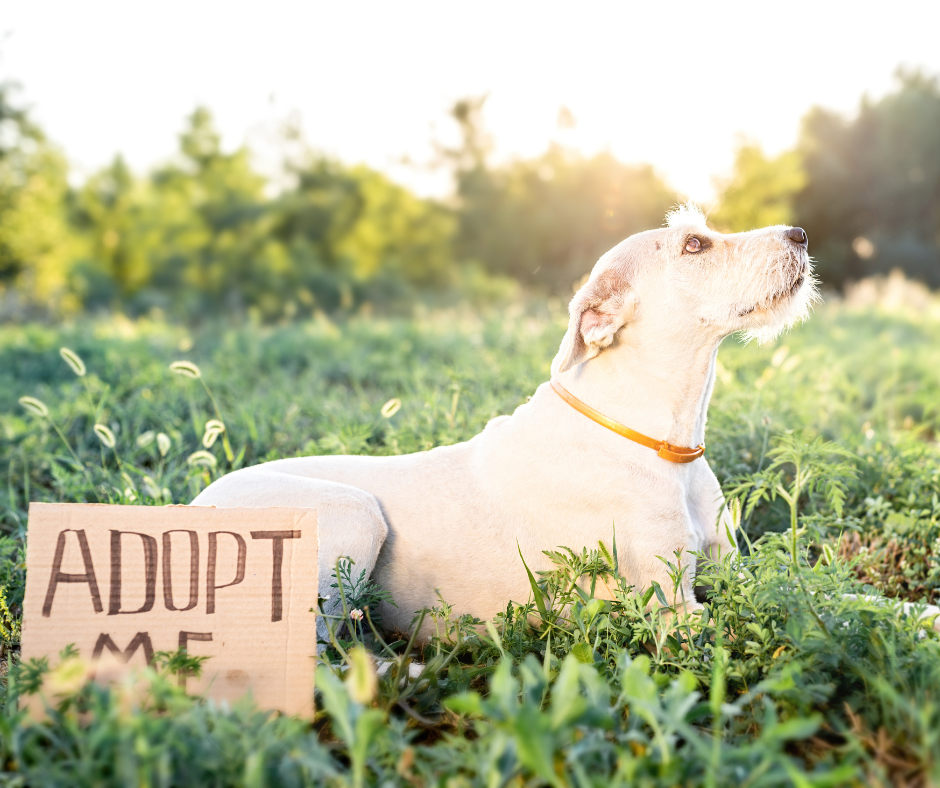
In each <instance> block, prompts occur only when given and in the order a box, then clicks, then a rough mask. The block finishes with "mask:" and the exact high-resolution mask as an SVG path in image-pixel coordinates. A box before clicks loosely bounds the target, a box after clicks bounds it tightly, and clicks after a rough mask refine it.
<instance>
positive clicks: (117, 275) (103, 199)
mask: <svg viewBox="0 0 940 788" xmlns="http://www.w3.org/2000/svg"><path fill="white" fill-rule="evenodd" d="M148 197H149V195H148V194H147V185H146V182H138V181H137V180H136V179H135V178H134V175H133V173H132V172H131V171H130V168H129V167H128V166H127V164H126V163H125V162H124V159H123V158H121V157H120V156H116V157H115V159H114V161H113V162H112V163H111V165H110V166H108V167H106V168H105V169H103V170H101V171H100V172H98V173H95V174H94V175H92V176H91V178H89V179H88V181H86V183H85V185H84V186H83V187H82V188H81V189H79V190H78V192H77V194H76V195H75V201H74V202H75V205H74V211H75V214H74V215H75V219H76V222H77V225H78V227H80V228H81V229H82V230H83V231H84V232H85V233H86V235H87V237H88V242H89V243H88V245H89V249H90V253H91V261H92V263H91V264H92V265H96V266H97V267H98V270H97V272H96V273H97V274H98V275H99V277H102V278H103V279H104V280H105V281H106V282H108V283H110V284H111V285H113V287H108V288H106V292H107V293H109V294H113V295H114V296H121V297H127V296H130V295H132V294H134V293H135V292H137V291H138V290H139V289H140V288H141V287H143V286H145V285H146V284H148V283H149V281H150V279H151V276H152V267H151V265H152V261H151V255H152V253H153V251H154V249H155V248H159V241H160V238H159V232H158V231H157V227H155V226H154V225H155V222H154V221H153V217H152V216H150V215H149V214H150V213H151V211H152V206H151V204H150V203H149V202H148ZM148 230H150V232H149V233H148V232H147V231H148ZM89 274H91V270H90V267H88V266H82V267H81V268H80V269H79V271H78V272H77V276H79V277H82V276H84V277H85V278H87V277H88V276H89ZM100 295H101V294H98V293H96V294H92V293H89V292H87V291H86V292H85V298H86V300H88V299H89V298H91V300H93V301H97V300H103V299H100V298H96V297H95V296H100Z"/></svg>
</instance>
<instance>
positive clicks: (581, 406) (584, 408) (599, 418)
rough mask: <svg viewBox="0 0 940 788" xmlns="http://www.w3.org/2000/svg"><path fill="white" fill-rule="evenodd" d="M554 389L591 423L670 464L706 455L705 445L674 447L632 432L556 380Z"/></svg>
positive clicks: (553, 381)
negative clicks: (649, 451) (639, 446)
mask: <svg viewBox="0 0 940 788" xmlns="http://www.w3.org/2000/svg"><path fill="white" fill-rule="evenodd" d="M552 388H553V389H554V390H555V393H556V394H557V395H558V396H559V397H561V398H562V399H563V400H564V401H565V402H567V403H568V404H569V405H570V406H571V407H572V408H574V409H575V410H576V411H578V412H579V413H583V414H584V415H585V416H587V417H588V418H589V419H590V420H591V421H593V422H596V423H597V424H600V425H601V426H602V427H606V428H607V429H609V430H611V431H612V432H616V433H617V434H618V435H622V436H623V437H624V438H626V439H627V440H631V441H633V442H634V443H639V444H640V445H642V446H646V447H647V448H650V449H653V450H654V451H655V452H656V454H658V455H659V456H660V457H662V458H663V459H664V460H669V462H692V461H693V460H697V459H698V458H699V457H701V456H702V455H703V454H705V444H704V443H703V444H702V445H701V446H699V447H698V448H696V449H689V448H686V447H685V446H672V445H671V444H669V443H667V442H666V441H658V440H656V439H655V438H650V437H649V436H647V435H644V434H643V433H641V432H637V431H636V430H631V429H630V428H629V427H626V426H624V425H623V424H621V423H620V422H619V421H614V420H613V419H608V418H607V417H606V416H605V415H604V414H603V413H600V412H598V411H596V410H594V408H592V407H591V406H590V405H586V404H585V403H583V402H581V400H579V399H578V398H577V397H576V396H574V394H572V393H571V392H570V391H568V389H566V388H565V387H564V386H562V385H561V383H559V382H558V381H557V380H556V379H555V378H552Z"/></svg>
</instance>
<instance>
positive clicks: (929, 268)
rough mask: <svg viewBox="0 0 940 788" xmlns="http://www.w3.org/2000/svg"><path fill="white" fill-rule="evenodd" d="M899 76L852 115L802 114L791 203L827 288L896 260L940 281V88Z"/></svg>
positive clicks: (918, 76) (932, 81) (922, 78)
mask: <svg viewBox="0 0 940 788" xmlns="http://www.w3.org/2000/svg"><path fill="white" fill-rule="evenodd" d="M897 77H898V82H899V87H898V89H897V91H896V92H894V93H891V94H889V95H887V96H885V97H884V98H882V99H880V100H879V101H876V102H872V101H869V100H864V101H863V102H862V104H861V108H860V110H859V113H858V116H857V117H856V118H854V119H853V120H846V119H844V118H842V117H841V116H839V115H837V114H835V113H833V112H830V111H827V110H824V109H819V108H816V109H814V110H812V111H811V112H810V113H809V114H808V115H807V116H806V117H805V118H804V121H803V131H802V135H801V138H800V142H799V145H798V152H799V154H800V156H801V157H802V160H803V165H804V168H805V171H806V175H807V183H806V186H805V188H803V189H802V190H801V191H800V192H799V193H798V194H797V195H796V197H795V200H794V210H795V215H796V219H797V220H798V221H799V223H800V224H801V225H802V226H803V227H805V228H806V230H807V232H808V233H809V238H810V248H811V249H812V250H813V254H814V255H815V256H816V257H817V258H818V260H819V267H820V271H821V274H822V276H823V279H824V281H826V282H828V283H829V284H832V285H837V286H841V284H842V283H843V282H844V281H845V280H846V279H857V278H860V277H862V276H867V275H869V274H873V273H880V272H885V271H888V270H890V269H891V268H895V267H897V268H901V269H903V270H904V271H905V272H906V273H907V274H908V275H909V276H912V277H915V278H918V279H921V280H923V281H925V282H927V283H928V284H930V285H933V286H935V287H936V286H938V285H940V85H938V81H937V79H936V78H930V77H927V76H926V75H924V74H922V73H920V72H903V71H900V72H898V74H897Z"/></svg>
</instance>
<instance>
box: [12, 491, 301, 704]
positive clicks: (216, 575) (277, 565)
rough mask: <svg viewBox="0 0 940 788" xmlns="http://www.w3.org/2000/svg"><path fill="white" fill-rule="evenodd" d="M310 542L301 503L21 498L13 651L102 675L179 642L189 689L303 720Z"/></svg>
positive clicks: (143, 660)
mask: <svg viewBox="0 0 940 788" xmlns="http://www.w3.org/2000/svg"><path fill="white" fill-rule="evenodd" d="M317 544H318V539H317V516H316V511H315V510H313V509H274V508H272V509H215V508H213V507H204V506H162V507H161V506H107V505H101V504H42V503H33V504H30V507H29V530H28V533H27V545H26V598H25V600H24V603H23V634H22V657H23V659H29V658H31V657H43V656H46V657H48V658H49V663H50V665H52V666H54V665H55V663H56V661H57V659H58V654H59V651H60V650H61V649H63V648H64V647H65V646H67V645H68V644H69V643H74V644H75V646H76V648H77V649H78V651H79V656H80V657H82V658H84V659H86V660H90V663H91V670H93V671H94V676H95V679H96V680H98V681H108V680H112V679H114V678H116V677H118V676H120V675H123V674H126V673H128V672H129V671H130V670H131V669H132V668H133V667H136V666H141V667H142V666H144V665H146V664H147V663H148V662H149V661H150V659H151V658H152V656H153V654H154V652H156V651H176V650H177V649H179V648H186V650H187V652H188V653H189V654H191V655H194V656H208V657H210V659H208V660H206V661H205V662H204V663H203V669H202V676H201V677H200V678H199V679H195V678H194V677H186V676H180V678H179V681H180V683H181V684H184V685H185V686H186V688H187V691H191V692H195V693H199V694H203V695H206V696H207V697H210V698H216V699H220V700H221V699H224V700H228V701H233V700H235V699H237V698H239V697H241V696H243V695H244V694H246V693H247V692H249V691H250V692H251V693H252V695H253V697H254V699H255V701H256V702H257V703H258V705H259V706H261V707H262V708H267V709H277V710H279V711H283V712H285V713H287V714H301V715H305V716H312V715H313V672H314V668H315V659H316V621H315V617H314V613H312V612H310V609H311V608H316V603H317Z"/></svg>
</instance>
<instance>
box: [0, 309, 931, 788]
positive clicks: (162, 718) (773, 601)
mask: <svg viewBox="0 0 940 788" xmlns="http://www.w3.org/2000/svg"><path fill="white" fill-rule="evenodd" d="M938 312H940V308H938V305H937V304H932V305H931V306H930V307H929V308H927V309H926V310H924V311H921V312H912V311H888V310H886V309H881V308H878V307H873V308H868V309H865V310H858V309H852V308H849V307H848V306H846V305H844V304H840V303H831V304H828V305H827V306H825V307H823V308H821V309H820V310H818V312H817V314H816V315H815V316H814V317H813V319H812V320H811V321H810V322H809V323H808V324H807V325H805V326H803V327H799V328H797V329H794V331H793V332H792V333H790V334H789V335H787V336H785V337H783V338H782V339H780V340H778V341H777V342H776V343H775V344H773V345H769V346H764V347H759V346H757V345H753V344H752V345H749V346H743V345H741V344H739V343H737V342H736V341H735V340H734V339H733V338H732V339H729V340H727V341H726V343H725V347H723V348H722V351H721V353H720V354H719V359H720V362H721V368H720V370H719V380H718V384H717V386H716V391H715V396H714V399H713V403H712V407H711V411H710V416H711V417H710V421H709V428H708V434H707V441H708V455H707V456H708V459H709V462H710V464H711V466H712V468H713V469H715V471H716V473H717V474H718V476H719V478H720V479H721V481H722V483H723V485H724V487H725V491H726V493H727V494H728V495H729V496H730V497H731V498H732V499H733V500H734V501H735V504H734V506H735V511H736V512H737V514H738V515H739V521H740V529H741V531H742V534H743V538H742V539H741V542H742V544H743V547H744V550H743V552H742V556H741V558H740V559H739V561H738V562H737V564H736V565H734V566H732V565H731V564H730V563H728V562H727V561H725V562H723V563H719V564H713V565H711V566H708V567H707V568H705V569H704V570H703V580H704V581H705V582H706V583H707V584H708V586H709V587H710V590H709V591H708V596H709V602H708V606H707V611H706V613H705V614H704V615H702V616H699V617H696V618H695V619H692V620H689V619H685V620H683V619H681V618H678V619H677V618H675V617H671V616H663V615H661V612H662V611H659V612H656V611H654V612H647V611H646V610H645V607H644V605H645V601H649V600H652V599H653V598H654V597H656V598H657V599H658V600H659V601H660V603H661V605H662V606H663V607H666V608H668V605H669V602H670V600H671V594H672V591H673V589H668V588H666V589H663V588H653V589H640V590H639V592H640V598H637V595H636V594H634V593H633V589H630V588H629V587H628V586H626V584H625V581H624V580H623V579H622V578H619V577H617V576H616V573H615V572H614V570H613V569H612V565H614V564H615V562H614V561H613V560H612V555H611V552H612V551H613V550H614V549H616V548H615V545H614V544H613V543H611V544H606V545H581V544H576V543H572V544H569V545H567V546H561V545H560V546H559V549H558V550H557V551H556V552H555V553H554V554H553V559H554V561H555V565H556V570H555V571H554V572H552V573H549V574H546V575H543V576H541V577H534V578H533V579H532V588H533V591H532V595H531V597H530V598H529V599H520V600H511V601H510V600H506V601H507V608H506V611H505V613H503V614H501V615H500V616H499V617H498V618H497V619H496V620H494V621H492V622H473V621H470V620H468V619H466V618H461V617H459V616H458V615H456V614H458V613H459V612H460V611H454V610H451V609H449V608H448V606H447V603H446V600H442V602H441V605H440V606H439V607H438V608H435V609H434V610H431V611H428V612H427V613H426V615H429V616H431V617H432V618H433V620H434V621H435V622H436V625H437V632H438V636H437V637H436V638H435V639H434V640H433V642H432V643H431V644H430V645H429V646H427V647H426V648H425V649H423V651H420V652H419V650H417V649H414V648H410V647H409V644H408V643H407V642H406V640H405V639H404V638H402V639H399V640H396V641H394V642H390V643H386V642H385V641H386V640H389V639H390V638H389V637H387V636H385V635H384V633H382V632H381V631H380V630H378V629H377V628H373V627H372V626H371V625H370V620H369V616H368V615H366V616H365V617H364V618H363V619H358V618H355V619H354V618H352V617H351V616H350V615H348V614H347V615H345V616H343V617H341V619H339V620H334V621H332V622H331V625H332V628H333V633H334V637H333V640H332V642H331V644H330V648H329V649H328V650H327V652H326V654H325V656H324V659H323V660H322V664H321V665H320V666H319V668H318V675H317V686H318V693H319V708H320V709H321V711H320V712H319V713H318V717H317V719H316V720H315V722H314V724H313V725H309V724H306V723H303V722H301V721H297V720H292V719H287V718H281V717H271V716H269V715H266V714H264V713H262V712H259V711H258V710H256V709H253V708H252V707H251V706H250V705H249V704H247V703H245V704H241V705H238V706H235V707H234V708H226V707H220V706H217V705H215V704H213V703H211V702H205V701H200V700H199V699H192V698H187V697H185V696H182V695H180V694H179V692H178V690H177V689H176V685H175V681H174V680H173V678H172V674H173V671H174V670H178V669H179V668H180V665H182V664H184V663H185V660H183V661H182V662H181V661H180V656H179V655H172V656H168V657H167V658H166V659H165V660H164V661H163V662H161V663H158V664H156V665H155V666H154V668H153V669H152V670H151V671H150V672H149V673H148V686H149V691H148V692H147V693H146V694H145V695H144V697H143V698H142V699H141V698H139V697H137V696H136V695H134V696H133V697H132V693H131V690H130V689H129V688H128V687H126V686H123V685H122V686H117V687H112V688H101V687H96V686H94V685H82V684H81V683H80V682H79V683H78V684H77V685H76V683H75V682H74V681H73V682H69V680H68V676H67V675H66V674H67V670H68V660H66V664H65V666H64V667H60V668H57V669H56V670H55V671H53V675H52V677H51V678H52V679H53V680H55V681H58V682H59V684H58V685H59V686H61V687H62V692H61V694H60V696H59V698H60V702H59V704H58V706H57V707H56V708H54V709H52V710H51V720H50V721H49V722H48V723H46V724H42V725H40V724H35V723H30V722H29V721H27V720H26V719H25V718H23V717H22V715H21V714H20V713H19V712H18V711H17V705H16V701H17V698H18V697H20V695H22V694H23V693H28V692H29V691H30V690H31V689H32V688H33V687H34V686H35V684H36V681H37V680H38V676H39V675H40V674H41V673H42V672H43V669H44V668H43V666H42V665H20V664H18V663H17V661H16V641H17V638H18V629H17V627H18V618H17V615H18V611H19V604H20V602H21V600H22V593H23V585H24V576H23V554H22V546H23V537H24V534H25V531H26V514H27V503H28V501H30V500H33V501H97V500H101V501H110V502H115V503H117V502H123V503H126V502H137V503H146V504H163V503H170V502H187V501H188V500H190V499H191V498H192V497H193V496H194V495H195V494H196V493H197V492H198V491H199V490H200V489H202V488H203V487H204V486H205V485H206V484H207V483H208V482H209V481H211V479H213V478H215V477H216V476H218V475H220V474H222V473H225V472H227V471H229V470H231V469H233V468H237V467H241V466H244V465H250V464H254V463H257V462H261V461H264V460H268V459H273V458H279V457H286V456H294V455H302V454H306V455H309V454H333V453H356V454H395V453H407V452H413V451H421V450H424V449H427V448H430V447H432V446H437V445H441V444H447V443H452V442H455V441H460V440H464V439H466V438H469V437H471V436H472V435H474V434H475V433H477V432H478V431H479V430H480V429H482V427H483V425H484V424H485V423H486V421H487V420H489V419H490V418H492V417H493V416H496V415H498V414H501V413H511V412H512V410H513V409H514V408H515V407H516V406H517V405H519V404H520V403H522V402H524V401H525V398H526V396H528V395H529V394H530V393H531V392H532V390H533V389H534V388H535V386H536V385H537V384H538V383H540V382H542V381H544V380H545V379H547V376H548V368H549V362H550V360H551V358H552V356H553V355H554V352H555V350H556V349H557V346H558V342H559V341H560V338H561V335H562V333H563V331H564V325H565V323H564V315H563V309H562V307H561V305H560V304H558V303H549V304H543V303H534V302H526V303H522V302H520V303H518V304H515V305H514V306H511V307H510V308H508V309H504V310H501V311H498V312H497V311H493V312H474V311H471V310H461V309H455V310H452V311H448V312H434V313H424V314H419V315H417V316H416V317H415V318H414V319H412V320H404V319H390V320H382V319H376V318H372V317H359V318H354V319H350V320H349V321H347V322H344V323H342V324H333V323H331V322H329V321H328V320H327V319H325V318H321V319H318V320H316V321H313V322H310V323H306V324H291V325H284V326H279V327H264V328H263V327H259V326H241V327H227V328H226V327H221V326H215V327H206V328H203V329H201V330H199V331H197V332H194V333H191V332H190V331H188V330H187V329H184V328H182V327H176V326H168V325H164V324H160V323H152V322H148V321H145V320H144V321H140V322H136V323H130V322H128V321H125V320H121V319H111V320H107V321H100V322H92V321H89V322H83V323H80V324H76V325H74V326H70V327H57V328H52V327H46V326H41V325H29V326H23V327H6V328H0V470H2V471H3V472H4V474H5V476H6V479H5V488H6V490H5V493H3V494H0V529H2V533H3V536H2V537H0V589H2V595H0V635H2V639H3V643H4V646H3V648H4V652H5V654H6V657H7V659H8V661H10V662H11V663H12V665H13V666H12V668H11V670H10V672H9V676H8V678H7V679H6V681H5V683H4V684H3V689H2V692H3V698H2V700H3V710H2V713H0V766H2V772H0V774H2V778H3V780H4V781H5V782H7V783H9V784H13V785H69V786H75V785H88V786H92V785H95V786H97V785H128V784H135V785H154V786H158V785H159V786H163V785H166V786H169V785H189V784H199V785H219V786H222V785H246V786H256V785H258V786H260V785H285V786H292V785H311V784H316V785H321V784H327V785H343V786H345V785H351V786H359V785H394V784H408V785H420V786H425V785H455V786H462V785H468V786H469V785H481V786H482V785H486V786H500V785H520V786H521V785H552V786H567V785H572V786H589V785H643V786H647V785H648V786H659V785H663V786H666V785H709V786H710V785H714V786H718V785H722V786H724V785H732V784H733V785H753V786H764V785H801V786H802V785H820V786H821V785H911V786H914V785H931V784H937V783H938V782H940V697H938V693H940V689H938V688H940V640H938V636H937V635H936V634H934V633H933V632H932V630H930V628H929V627H927V626H925V625H924V624H923V623H919V622H918V621H917V620H916V619H915V618H914V617H912V616H905V615H903V614H902V612H901V611H900V608H899V607H898V605H897V604H896V603H894V602H891V601H888V602H886V603H883V604H879V603H876V602H872V601H866V600H864V599H859V600H856V599H849V598H846V597H845V596H843V595H844V594H845V593H875V594H884V595H887V596H888V597H889V598H897V599H900V600H907V601H914V602H933V603H936V602H937V601H938V597H940V566H938V555H940V525H938V520H940V464H938V462H937V460H938V458H940V452H938V449H937V446H936V441H935V436H936V433H937V430H938V420H940V413H938V409H937V403H940V375H938V373H937V370H938V369H940V342H938V340H940V316H938ZM61 347H66V348H69V349H70V350H71V351H72V352H73V353H74V354H75V355H76V356H77V358H78V359H79V360H80V361H76V360H75V359H74V358H71V357H69V358H66V357H65V356H62V355H60V348H61ZM66 356H68V354H66ZM181 360H182V361H188V362H190V363H191V365H195V366H191V367H188V368H183V369H180V368H179V367H178V368H177V371H175V372H174V371H171V370H170V364H171V363H172V362H175V361H181ZM81 365H84V370H85V374H83V375H79V374H78V372H80V371H82V368H81ZM23 396H29V397H33V398H35V399H36V400H38V401H39V404H36V403H30V402H29V401H27V404H26V406H25V407H24V406H23V405H21V404H20V403H19V399H20V397H23ZM396 399H397V400H400V403H401V404H400V407H398V406H397V403H395V402H393V400H396ZM44 410H46V411H47V413H44V412H43V411H44ZM96 425H97V428H96ZM111 444H113V445H111ZM564 548H570V549H564ZM665 558H669V559H671V560H673V562H674V563H675V559H673V558H672V557H669V556H666V557H665ZM340 570H341V571H340V572H339V575H340V577H341V579H342V580H343V582H342V590H343V592H344V594H345V595H347V599H346V601H347V602H348V604H347V606H346V607H347V610H348V611H351V610H352V609H354V608H356V607H357V606H363V605H367V603H368V601H369V599H374V598H375V595H376V594H379V593H381V591H380V590H378V589H375V588H370V587H368V586H366V585H365V584H363V583H358V582H356V581H357V577H356V572H355V568H354V567H348V566H344V567H340ZM519 571H520V572H524V571H526V568H525V566H524V565H523V563H522V561H521V560H520V563H519ZM678 571H679V570H678V569H677V570H676V572H678ZM600 579H604V580H605V582H606V584H607V585H608V586H609V587H611V588H614V589H616V591H615V592H614V594H613V599H608V600H600V599H596V598H594V596H593V594H592V592H591V589H592V588H594V586H595V584H596V583H597V581H598V580H600ZM363 647H368V648H369V649H370V650H372V651H375V652H383V653H384V654H385V656H386V657H387V658H388V659H390V660H391V661H392V663H393V664H392V667H391V669H390V670H389V671H388V672H386V673H385V674H384V675H383V676H377V675H376V674H375V672H374V671H373V669H372V667H371V664H370V662H369V661H368V660H367V659H365V658H364V655H363V651H362V649H363ZM412 660H419V661H421V662H424V663H426V665H427V667H426V668H425V670H424V671H423V673H422V675H421V677H419V678H418V679H410V678H406V677H407V675H408V673H407V666H408V663H409V662H410V661H412ZM343 663H346V664H345V670H343V671H341V670H339V668H340V666H341V665H342V664H343Z"/></svg>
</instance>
